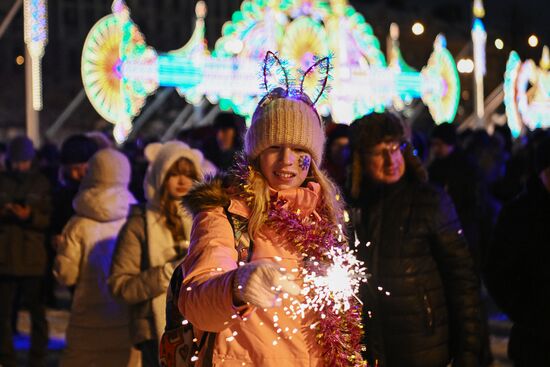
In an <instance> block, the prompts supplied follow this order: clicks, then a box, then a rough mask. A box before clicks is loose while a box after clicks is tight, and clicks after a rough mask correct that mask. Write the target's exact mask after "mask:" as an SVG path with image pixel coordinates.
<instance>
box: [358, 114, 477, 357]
mask: <svg viewBox="0 0 550 367" xmlns="http://www.w3.org/2000/svg"><path fill="white" fill-rule="evenodd" d="M351 137H352V170H351V182H350V194H349V195H348V197H349V199H350V201H351V205H352V210H351V218H352V223H353V227H354V229H355V233H356V237H357V241H356V243H358V245H357V250H358V256H359V258H360V259H361V260H363V261H365V266H366V268H367V269H368V271H369V272H370V277H369V280H368V282H367V284H366V285H364V289H363V290H362V298H363V302H364V305H365V306H364V307H365V309H364V313H363V314H364V315H368V317H365V318H364V324H365V327H364V329H365V330H366V341H365V345H367V351H366V357H367V360H368V362H369V365H372V366H379V367H403V366H408V367H444V366H447V365H448V364H449V363H452V366H461V367H477V366H478V354H479V345H480V334H479V327H480V314H479V281H478V277H477V276H476V273H475V270H474V265H473V261H472V257H471V254H470V252H469V250H468V245H467V242H466V239H465V237H464V233H463V231H462V229H461V225H460V222H459V220H458V217H457V215H456V212H455V209H454V206H453V204H452V201H451V199H450V198H449V196H448V195H447V194H446V193H445V192H444V191H442V190H440V189H438V188H436V187H434V186H432V185H429V184H428V183H427V182H426V181H427V174H426V171H425V170H424V168H423V167H422V164H421V162H420V160H419V159H418V157H416V156H415V155H414V153H413V147H412V146H411V145H410V143H409V142H408V141H407V140H406V139H405V136H404V128H403V125H402V122H401V121H400V119H399V118H398V117H397V116H395V115H392V114H390V113H383V114H376V113H375V114H371V115H368V116H365V117H363V118H361V119H359V120H358V121H355V122H354V123H353V125H352V132H351Z"/></svg>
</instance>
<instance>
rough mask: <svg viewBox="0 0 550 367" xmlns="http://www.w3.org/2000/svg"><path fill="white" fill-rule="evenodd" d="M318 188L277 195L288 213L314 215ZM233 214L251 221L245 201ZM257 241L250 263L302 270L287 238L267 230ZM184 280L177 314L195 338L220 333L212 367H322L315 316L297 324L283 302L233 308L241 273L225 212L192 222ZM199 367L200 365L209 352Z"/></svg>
mask: <svg viewBox="0 0 550 367" xmlns="http://www.w3.org/2000/svg"><path fill="white" fill-rule="evenodd" d="M319 191H320V188H319V185H318V184H316V183H310V184H309V185H308V187H307V188H297V189H291V190H284V191H280V192H279V193H277V195H279V198H284V199H286V200H287V201H288V203H287V205H288V206H289V209H291V210H294V211H295V210H296V209H300V213H301V215H305V216H307V215H309V214H311V213H314V210H315V207H316V205H317V201H318V193H319ZM228 210H229V212H230V213H232V214H234V215H239V216H242V217H244V218H248V216H249V209H248V207H247V206H246V204H245V203H244V202H243V201H239V200H234V199H232V200H231V202H230V205H229V208H228ZM253 240H254V251H253V255H252V261H253V262H254V261H260V260H264V261H265V260H269V261H273V262H277V264H279V265H280V266H281V267H282V268H285V269H287V271H289V272H290V271H291V269H295V268H298V262H299V257H298V256H297V255H298V254H295V253H291V252H289V251H288V250H286V249H285V248H284V247H283V243H284V241H287V240H288V238H285V234H284V233H275V231H274V230H272V229H271V228H269V227H268V226H267V225H264V227H263V228H261V229H260V231H259V233H258V235H257V236H256V237H255V238H254V239H253ZM182 266H183V271H184V275H185V279H184V282H183V285H182V288H181V292H180V298H179V309H180V311H181V312H182V314H183V315H185V317H186V318H187V319H188V320H189V321H190V322H191V323H192V324H193V326H194V328H195V333H196V337H197V338H198V339H199V340H200V339H201V335H202V331H203V330H205V331H210V332H216V333H217V338H216V342H215V345H214V355H213V360H212V362H213V365H214V366H226V367H233V366H239V367H242V366H262V367H287V366H296V367H312V366H324V363H323V360H322V358H321V350H320V348H319V345H318V344H317V342H316V341H315V333H314V332H313V330H312V329H310V326H311V325H312V324H313V323H314V322H315V321H316V320H315V319H312V317H310V316H308V314H307V313H306V317H305V318H302V317H298V318H296V319H295V320H293V319H292V318H291V317H289V316H286V315H285V311H284V310H283V308H284V307H285V306H288V302H287V301H286V300H285V301H284V302H283V305H282V306H281V307H278V308H271V309H267V310H265V309H264V310H262V309H257V308H256V307H251V306H242V307H240V308H236V307H235V306H233V303H232V283H233V277H234V273H235V269H236V268H237V251H236V250H235V239H234V235H233V230H232V228H231V225H230V223H229V221H228V219H227V217H226V215H225V213H224V209H223V208H222V207H216V208H211V209H208V210H205V211H201V212H199V213H197V214H196V215H195V217H194V220H193V230H192V232H191V245H190V247H189V254H188V255H187V257H186V259H185V261H184V262H183V264H182ZM202 349H203V350H202V351H201V354H200V355H199V360H198V362H197V366H202V363H201V362H202V358H203V353H204V350H205V349H206V348H205V347H203V348H202Z"/></svg>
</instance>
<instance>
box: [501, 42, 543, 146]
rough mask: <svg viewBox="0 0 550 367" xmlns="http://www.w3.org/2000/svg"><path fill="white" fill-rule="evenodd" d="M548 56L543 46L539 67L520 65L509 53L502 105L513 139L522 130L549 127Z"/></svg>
mask: <svg viewBox="0 0 550 367" xmlns="http://www.w3.org/2000/svg"><path fill="white" fill-rule="evenodd" d="M549 68H550V56H549V52H548V46H544V48H543V51H542V57H541V60H540V65H539V66H537V65H536V64H535V62H534V61H533V60H527V61H524V62H521V58H520V57H519V55H518V54H517V52H515V51H512V52H510V56H509V57H508V62H507V63H506V72H505V73H504V105H505V106H506V117H507V120H508V126H509V127H510V130H511V131H512V135H513V136H514V137H518V136H520V135H521V134H522V133H524V132H525V131H526V130H534V129H536V128H548V127H550V72H549V71H548V70H549Z"/></svg>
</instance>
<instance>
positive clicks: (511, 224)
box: [485, 137, 550, 367]
mask: <svg viewBox="0 0 550 367" xmlns="http://www.w3.org/2000/svg"><path fill="white" fill-rule="evenodd" d="M535 168H536V173H535V174H534V175H533V176H531V178H530V179H529V180H528V182H527V185H526V188H525V190H524V191H523V192H522V193H521V194H520V195H519V196H518V197H516V198H515V199H514V200H512V201H511V202H510V203H508V204H507V205H505V206H504V207H503V208H502V210H501V212H500V214H499V216H498V220H497V224H496V227H495V231H494V236H493V242H492V244H491V246H490V248H489V253H488V257H487V265H486V268H485V279H486V285H487V289H488V290H489V293H490V294H491V296H492V297H493V299H494V300H495V303H496V304H497V305H498V307H499V308H500V309H501V310H502V311H503V312H504V313H506V315H507V316H508V317H509V318H510V320H511V321H512V322H513V326H512V330H511V332H510V339H509V342H508V356H509V357H510V359H511V360H512V361H513V362H514V366H516V367H524V366H550V349H548V345H550V334H549V333H548V330H549V328H550V315H549V313H548V310H550V301H549V299H548V294H550V282H549V279H550V267H548V264H547V262H548V258H550V225H549V224H550V137H546V138H545V139H544V140H542V141H540V142H539V143H538V145H537V146H536V147H535Z"/></svg>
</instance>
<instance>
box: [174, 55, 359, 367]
mask: <svg viewBox="0 0 550 367" xmlns="http://www.w3.org/2000/svg"><path fill="white" fill-rule="evenodd" d="M270 63H272V64H273V65H276V66H277V67H278V68H279V70H281V71H282V74H281V75H282V76H283V77H284V83H283V85H284V87H283V88H281V87H279V88H274V89H270V88H269V87H268V78H269V76H270V75H273V74H274V73H273V72H272V66H270ZM319 69H323V70H322V71H319ZM315 73H324V78H323V79H322V80H321V82H322V85H321V88H320V90H319V96H320V95H321V93H322V91H323V89H324V87H325V85H326V80H327V77H328V59H323V60H320V61H318V62H317V63H316V64H314V65H313V66H312V67H311V68H310V69H309V70H308V71H307V72H306V73H305V74H304V79H305V78H306V76H309V75H312V74H313V75H314V74H315ZM264 84H265V87H266V90H267V91H268V93H267V95H266V96H264V98H263V99H262V100H261V101H260V102H259V104H258V106H257V108H256V110H255V112H254V114H253V117H252V124H251V127H250V129H249V130H248V132H247V133H246V137H245V150H244V153H245V154H244V157H243V159H242V161H241V162H237V163H236V165H235V167H234V169H233V170H232V172H231V173H230V174H229V175H228V176H227V177H224V178H217V179H214V180H212V181H211V182H209V183H207V184H204V185H202V186H199V187H195V188H194V189H193V190H192V191H191V192H190V193H189V195H188V196H187V197H186V198H184V204H185V205H186V206H187V208H188V209H189V210H190V211H191V212H192V213H193V214H194V220H193V230H192V233H191V244H190V247H189V253H188V255H187V257H186V259H185V261H184V263H183V264H182V266H183V271H184V276H185V279H184V282H183V284H182V287H181V292H180V298H179V309H180V311H181V313H182V314H183V315H184V316H185V317H186V319H187V320H188V321H189V322H191V323H192V324H193V327H194V331H195V335H196V338H197V344H199V345H200V346H201V348H200V350H199V352H198V353H197V356H196V357H195V358H194V360H196V365H197V366H210V365H222V363H223V365H224V366H229V367H230V366H264V367H281V366H308V367H309V366H363V365H365V364H364V362H363V361H362V358H361V351H362V348H363V347H362V345H361V339H362V326H361V314H360V305H359V304H358V302H357V301H356V300H355V298H354V297H353V296H354V292H355V291H357V288H358V283H359V281H360V280H358V279H359V278H360V273H361V271H362V269H361V268H360V265H359V264H358V263H357V262H356V261H354V257H353V256H349V255H350V253H349V251H348V250H347V244H346V243H345V242H344V240H343V238H342V235H341V230H340V228H341V227H340V226H339V225H342V224H343V223H341V221H342V218H343V216H342V208H341V202H339V201H338V192H337V189H336V188H335V186H334V184H333V183H332V182H331V181H330V180H329V179H328V178H327V177H326V175H325V174H324V173H323V172H322V171H320V170H319V168H318V167H319V164H320V162H321V158H322V157H321V156H322V151H323V143H324V140H325V136H324V132H323V125H322V122H321V118H320V117H319V115H318V113H317V111H316V109H315V107H314V106H315V102H316V101H317V100H318V99H319V96H318V97H317V99H315V100H314V101H313V102H312V100H311V99H310V98H309V97H308V96H307V95H306V94H305V93H304V92H303V84H304V81H302V83H301V84H302V85H301V86H300V88H297V89H294V88H292V87H291V86H289V84H290V83H289V81H288V78H287V77H286V71H285V69H284V67H283V66H282V65H281V62H280V61H279V59H277V58H276V57H275V56H274V55H273V54H271V53H268V55H267V56H266V64H265V66H264ZM232 227H233V228H232ZM241 233H244V236H241ZM247 236H249V239H250V241H248V240H247V238H246V237H247ZM335 267H338V270H339V271H338V270H337V271H333V270H331V269H333V268H335ZM330 274H339V275H343V279H342V280H343V281H344V283H345V284H346V285H347V287H341V288H339V289H331V288H330V287H331V286H332V285H335V284H337V285H342V283H338V281H336V282H330V281H328V282H327V281H326V279H327V277H330V276H331V275H330Z"/></svg>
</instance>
